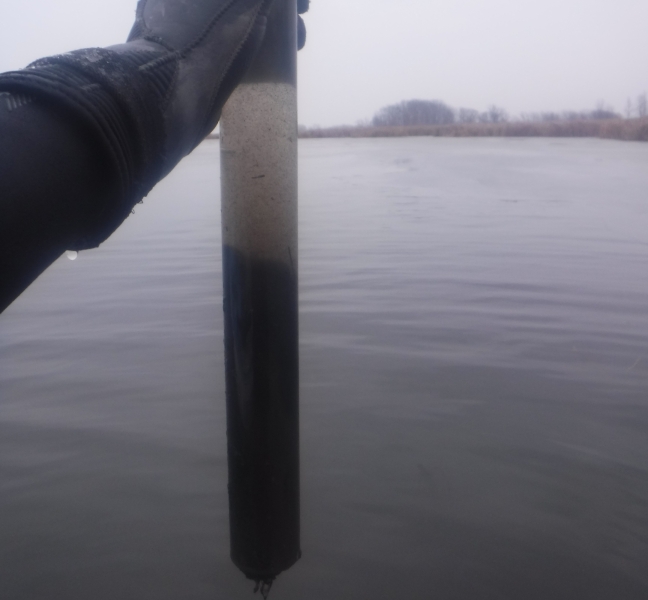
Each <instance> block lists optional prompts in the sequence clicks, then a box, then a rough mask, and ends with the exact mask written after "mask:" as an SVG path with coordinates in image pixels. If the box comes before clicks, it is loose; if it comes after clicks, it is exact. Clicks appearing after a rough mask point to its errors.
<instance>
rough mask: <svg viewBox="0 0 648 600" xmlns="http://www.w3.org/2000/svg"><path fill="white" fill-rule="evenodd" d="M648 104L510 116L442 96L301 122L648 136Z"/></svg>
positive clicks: (366, 128) (460, 133)
mask: <svg viewBox="0 0 648 600" xmlns="http://www.w3.org/2000/svg"><path fill="white" fill-rule="evenodd" d="M647 104H648V103H647V101H646V94H642V95H640V96H639V97H638V99H637V102H636V105H634V106H632V105H631V103H630V101H629V100H628V106H627V107H626V118H625V119H624V118H623V117H622V116H621V115H619V114H617V113H615V112H614V111H613V110H612V109H610V108H607V107H605V106H603V105H601V106H599V107H597V108H596V109H595V110H591V111H578V112H576V111H565V112H562V113H555V112H544V113H531V114H523V115H521V116H520V117H516V118H510V117H509V115H508V113H507V112H506V111H505V110H504V109H502V108H500V107H497V106H491V107H490V108H489V109H488V110H487V111H484V112H479V111H477V110H474V109H470V108H459V109H454V108H452V107H450V106H448V105H447V104H445V103H443V102H441V101H439V100H405V101H403V102H399V103H398V104H392V105H390V106H385V107H384V108H381V109H380V110H379V111H378V112H377V113H376V114H375V115H374V117H373V119H371V120H370V121H367V122H365V123H360V124H358V125H355V126H348V125H347V126H339V127H328V128H325V129H322V128H319V127H314V128H304V127H301V128H300V137H310V138H313V137H399V136H416V135H421V136H425V135H429V136H450V137H473V136H497V137H499V136H502V137H508V136H513V137H527V136H543V137H601V138H612V139H621V140H638V141H648V107H647ZM631 106H632V110H631V108H630V107H631ZM635 115H636V116H635Z"/></svg>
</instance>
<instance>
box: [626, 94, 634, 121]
mask: <svg viewBox="0 0 648 600" xmlns="http://www.w3.org/2000/svg"><path fill="white" fill-rule="evenodd" d="M632 113H633V110H632V100H630V98H628V100H627V101H626V105H625V117H626V119H632Z"/></svg>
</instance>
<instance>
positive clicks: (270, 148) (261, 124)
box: [220, 0, 301, 591]
mask: <svg viewBox="0 0 648 600" xmlns="http://www.w3.org/2000/svg"><path fill="white" fill-rule="evenodd" d="M296 31H297V12H296V1H295V0H276V1H275V3H274V5H273V8H272V12H271V14H270V15H269V18H268V26H267V30H266V36H265V38H264V42H263V46H262V48H261V49H260V51H259V53H258V55H257V57H256V59H255V62H254V64H253V66H252V68H251V69H250V72H249V73H248V75H247V76H246V79H245V80H244V81H243V83H241V84H240V85H239V86H238V88H237V89H236V90H235V91H234V93H233V94H232V96H231V97H230V99H229V100H228V102H227V104H226V105H225V108H224V109H223V115H222V119H221V136H220V137H221V141H220V144H221V202H222V228H223V309H224V313H225V315H224V316H225V319H224V321H225V371H226V394H227V444H228V467H229V502H230V505H229V508H230V542H231V557H232V560H233V562H234V563H235V564H236V565H237V566H238V567H239V568H240V569H241V570H242V571H243V573H244V574H245V575H246V576H247V577H249V578H250V579H254V580H255V581H257V582H260V583H261V584H264V585H266V586H269V585H270V583H271V582H272V580H273V579H274V578H275V577H276V576H277V575H278V574H279V573H280V572H281V571H284V570H286V569H288V568H289V567H290V566H292V565H293V564H294V563H295V562H296V561H297V560H298V558H299V556H300V554H301V551H300V537H299V407H298V392H299V379H298V374H299V369H298V315H297V98H296V51H297V42H296ZM262 591H263V590H262Z"/></svg>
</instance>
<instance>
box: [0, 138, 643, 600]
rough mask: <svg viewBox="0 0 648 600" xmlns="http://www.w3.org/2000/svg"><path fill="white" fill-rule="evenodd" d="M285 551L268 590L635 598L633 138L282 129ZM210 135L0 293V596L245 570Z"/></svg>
mask: <svg viewBox="0 0 648 600" xmlns="http://www.w3.org/2000/svg"><path fill="white" fill-rule="evenodd" d="M300 152H301V164H300V168H301V199H300V228H301V229H300V246H301V247H300V292H301V306H300V336H301V350H300V351H301V357H300V360H301V401H302V404H301V426H302V439H301V455H302V458H301V460H302V467H301V477H302V547H303V551H304V555H303V557H302V558H301V559H300V560H299V562H297V563H296V564H295V566H294V567H293V568H292V569H291V570H290V571H288V572H287V573H285V574H283V575H282V576H281V577H279V578H278V579H277V581H276V583H275V584H274V586H273V590H272V596H273V597H276V598H286V599H297V598H304V597H308V598H311V599H319V598H321V599H325V598H326V599H329V598H337V597H343V598H365V597H372V598H377V599H385V600H386V599H392V598H396V597H408V598H429V597H432V596H433V597H435V598H543V599H544V598H556V599H562V598H564V599H570V600H572V599H573V598H588V599H601V600H603V599H606V600H607V599H609V598H624V599H634V598H637V599H644V598H645V597H646V593H647V590H648V575H647V574H646V570H645V565H646V564H647V563H648V464H647V462H646V457H647V456H648V435H647V433H648V401H647V394H646V390H647V389H648V351H647V348H648V346H647V343H646V342H647V340H648V306H647V302H646V299H647V292H648V280H647V279H646V276H645V265H646V264H647V259H648V237H647V236H648V234H647V233H646V231H648V229H647V228H646V221H647V219H648V202H647V199H646V189H648V170H646V168H645V165H646V164H648V146H645V145H641V144H630V143H622V142H608V141H593V140H539V139H538V140H497V139H494V140H486V139H478V140H469V139H468V140H449V139H427V138H413V139H393V140H304V141H303V142H302V144H301V150H300ZM217 175H218V147H217V144H216V143H215V142H208V143H206V144H204V145H203V146H201V147H200V148H199V149H198V150H197V151H196V152H195V153H194V154H193V155H192V156H191V157H190V158H189V159H188V160H186V161H184V163H183V164H182V165H181V167H180V168H179V169H178V170H177V171H176V172H174V173H173V174H172V176H170V177H169V178H168V179H167V180H165V181H164V182H163V183H162V184H161V185H160V186H158V188H157V189H156V190H155V191H154V193H153V194H151V196H150V197H149V199H147V201H146V202H145V204H144V206H142V207H138V209H137V214H136V216H135V217H131V218H130V219H128V221H127V222H126V224H125V225H124V227H123V228H122V229H121V230H120V231H119V232H117V234H116V235H115V236H113V238H111V240H110V241H109V242H108V243H106V244H105V245H104V246H103V247H102V248H101V249H100V250H99V251H91V252H82V253H80V255H79V258H78V259H77V260H76V261H73V262H72V261H69V260H67V259H65V258H63V259H62V260H60V261H58V262H57V263H56V264H55V265H54V266H53V268H52V269H50V270H49V271H48V272H47V273H46V274H45V275H44V276H43V277H42V278H41V279H40V280H39V281H38V282H36V283H35V284H34V285H33V286H32V287H31V288H30V289H29V290H28V291H27V293H26V294H25V295H24V296H23V297H21V298H20V300H19V301H18V302H17V303H16V304H15V305H14V306H12V307H11V308H10V309H9V310H8V311H6V312H5V313H4V315H3V316H2V318H1V319H0V336H1V337H0V390H1V391H2V403H1V404H0V470H1V473H2V480H1V481H0V486H1V491H2V493H1V494H0V534H1V536H2V540H3V544H2V546H1V550H0V552H1V556H0V577H1V578H2V582H3V583H2V586H3V597H7V598H11V599H23V598H24V599H30V600H31V599H32V598H38V597H48V598H49V597H61V598H71V599H75V598H88V597H92V598H96V599H99V600H101V599H103V598H106V599H108V598H110V599H111V600H113V599H114V598H125V599H128V598H133V599H135V598H137V599H147V598H150V599H151V600H153V599H155V600H160V599H163V600H164V599H169V600H171V599H177V598H197V599H199V598H205V599H207V598H214V597H223V598H250V597H253V596H252V587H251V586H250V585H249V582H247V581H246V580H245V578H244V576H243V575H242V574H241V573H240V572H239V571H238V570H237V569H236V568H235V567H234V566H233V565H232V564H231V561H230V559H229V537H228V536H229V534H228V505H227V458H226V437H225V427H226V425H225V421H226V419H225V393H224V372H223V321H222V294H221V272H220V264H221V257H220V225H219V199H218V189H219V185H218V181H217Z"/></svg>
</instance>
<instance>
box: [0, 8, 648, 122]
mask: <svg viewBox="0 0 648 600" xmlns="http://www.w3.org/2000/svg"><path fill="white" fill-rule="evenodd" d="M135 4H136V2H135V0H110V2H106V1H105V0H102V1H99V0H59V1H58V2H55V1H54V0H22V1H20V2H11V3H10V2H9V1H8V0H5V1H4V2H3V9H2V12H1V13H0V15H1V18H0V70H2V71H6V70H9V69H16V68H20V67H23V66H25V65H26V64H27V63H28V62H30V61H31V60H34V59H36V58H39V57H41V56H46V55H49V54H54V53H57V52H63V51H66V50H71V49H74V48H81V47H86V46H105V45H109V44H114V43H119V42H121V41H123V39H124V38H125V36H126V35H127V33H128V31H129V29H130V26H131V23H132V21H133V15H134V8H135ZM306 23H307V28H308V31H309V36H308V44H307V46H306V48H305V50H303V51H302V52H301V53H300V64H299V77H300V80H299V86H300V90H299V93H300V119H299V120H300V122H301V123H304V124H306V125H315V124H319V125H322V126H327V125H335V124H342V123H355V122H357V121H358V120H361V119H367V118H370V117H371V116H372V115H373V114H374V113H375V112H376V110H378V109H379V108H381V107H382V106H385V105H387V104H391V103H394V102H398V101H400V100H405V99H409V98H422V99H439V100H443V101H445V102H447V103H448V104H450V105H451V106H454V107H470V108H476V109H479V110H485V109H486V108H487V107H488V106H489V105H490V104H497V105H499V106H502V107H503V108H505V109H507V110H508V111H509V112H510V113H513V114H517V113H520V112H532V111H543V110H563V109H590V108H594V107H595V106H596V104H597V103H598V102H600V101H603V102H605V103H606V104H608V105H611V106H613V107H614V108H615V109H616V110H617V111H619V112H621V111H623V110H624V108H625V103H626V100H627V98H628V97H631V98H632V100H633V101H634V100H635V99H636V96H637V95H638V94H639V93H642V92H644V91H648V65H647V62H648V33H647V32H648V0H542V1H536V2H528V1H526V2H525V1H524V0H489V1H486V0H453V1H452V2H449V1H448V2H436V1H434V0H312V1H311V11H310V12H309V13H308V14H307V15H306Z"/></svg>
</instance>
